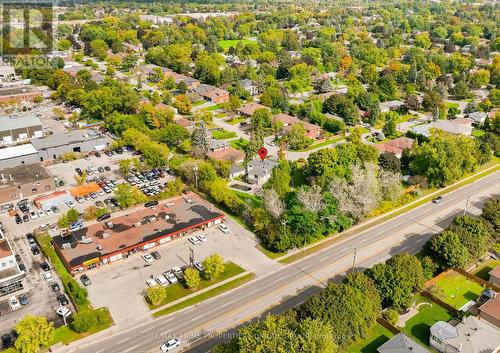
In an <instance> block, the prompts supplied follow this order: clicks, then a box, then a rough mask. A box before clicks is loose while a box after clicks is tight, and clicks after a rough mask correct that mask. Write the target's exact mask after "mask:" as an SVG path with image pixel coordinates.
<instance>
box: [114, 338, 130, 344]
mask: <svg viewBox="0 0 500 353" xmlns="http://www.w3.org/2000/svg"><path fill="white" fill-rule="evenodd" d="M129 339H130V337H127V338H124V339H122V340H121V341H118V342H116V344H120V343H123V342H125V341H128V340H129Z"/></svg>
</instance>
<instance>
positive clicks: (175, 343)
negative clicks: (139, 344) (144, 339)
mask: <svg viewBox="0 0 500 353" xmlns="http://www.w3.org/2000/svg"><path fill="white" fill-rule="evenodd" d="M180 345H181V340H180V339H178V338H177V337H175V338H172V339H171V340H168V341H167V342H165V343H163V344H162V346H161V347H160V349H161V351H162V352H170V351H172V350H174V349H175V348H177V347H179V346H180Z"/></svg>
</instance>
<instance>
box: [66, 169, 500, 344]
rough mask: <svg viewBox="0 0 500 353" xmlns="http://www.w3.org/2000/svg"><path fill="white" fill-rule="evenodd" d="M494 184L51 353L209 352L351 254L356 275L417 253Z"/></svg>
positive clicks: (347, 261) (495, 179) (335, 272)
mask: <svg viewBox="0 0 500 353" xmlns="http://www.w3.org/2000/svg"><path fill="white" fill-rule="evenodd" d="M499 181H500V172H496V173H493V174H491V175H489V176H487V177H485V178H482V179H480V180H478V181H476V182H474V183H472V184H469V185H467V186H465V187H462V188H460V189H458V190H456V191H453V192H451V193H449V194H447V195H446V196H445V197H444V200H443V201H442V202H441V203H439V204H433V203H430V202H429V203H427V204H425V205H422V206H420V207H418V208H415V209H413V210H411V211H409V212H407V213H405V214H402V215H400V216H398V217H395V218H393V219H391V220H389V221H387V222H385V223H382V224H380V225H377V226H374V227H372V228H370V229H368V230H366V231H364V232H362V233H359V234H357V235H354V236H352V237H350V238H347V239H345V240H342V241H339V242H338V243H336V244H334V245H332V246H331V247H329V248H327V249H324V250H322V251H320V252H317V253H315V254H313V255H311V256H309V257H306V258H304V259H302V260H299V261H297V262H295V263H293V264H290V265H283V266H282V267H279V268H278V269H277V270H274V271H273V272H270V273H269V274H268V275H266V276H261V277H259V278H257V279H256V280H254V281H251V282H249V283H247V284H245V285H244V286H241V287H239V288H236V289H234V290H232V291H230V292H228V293H225V294H223V295H220V296H218V297H215V298H213V299H210V300H208V301H206V302H203V303H200V304H198V305H196V306H193V307H190V308H187V309H185V310H182V311H178V312H176V313H173V314H171V315H168V316H165V317H162V318H159V319H156V320H153V321H150V320H149V321H147V322H144V323H141V322H136V323H133V324H132V325H130V327H128V328H125V329H121V328H120V329H118V328H115V329H113V328H111V329H109V330H108V331H106V332H102V333H100V334H97V335H95V336H92V337H89V338H87V339H84V340H82V341H78V342H75V343H74V344H72V345H71V346H68V347H63V348H59V349H57V350H56V352H82V353H83V352H84V353H87V352H88V353H118V352H121V353H127V352H132V353H143V352H158V351H159V347H160V346H161V344H162V343H163V342H164V341H166V340H167V339H168V338H169V337H171V336H176V337H180V338H181V340H182V343H183V344H182V347H181V348H183V349H189V351H191V352H208V351H209V350H210V347H211V346H212V345H213V344H214V342H215V341H216V340H215V339H214V338H219V339H220V337H221V336H220V335H218V334H215V333H216V332H225V331H226V330H227V329H229V328H231V327H234V326H235V325H238V324H241V323H243V322H247V321H249V320H251V319H253V318H256V317H259V316H261V315H262V313H264V312H266V311H268V310H270V309H271V308H272V309H271V310H272V311H273V312H279V311H281V310H285V309H287V308H289V307H291V306H293V305H296V304H298V303H300V302H302V301H304V300H305V299H307V298H308V297H309V296H310V295H311V294H313V293H315V292H317V291H318V290H319V288H321V287H322V286H324V285H325V283H327V282H328V281H329V280H335V279H338V278H341V276H342V275H344V274H345V272H346V271H348V270H350V269H351V268H352V265H353V260H354V252H356V268H358V269H359V268H365V267H369V266H371V265H373V264H375V263H378V262H381V261H384V260H386V259H388V258H390V257H391V256H393V255H396V254H398V253H401V252H410V253H416V252H418V251H419V250H420V249H421V248H422V246H423V244H424V243H425V242H426V241H427V240H428V239H429V238H430V237H431V235H432V234H433V233H435V232H439V231H440V230H442V229H443V228H444V227H446V226H447V225H448V224H449V222H450V221H451V220H452V219H453V217H454V216H456V215H457V214H458V213H462V212H463V211H464V208H465V206H466V204H467V205H468V206H467V212H470V213H474V214H478V213H480V205H481V204H482V202H484V200H485V199H486V198H488V197H490V196H492V195H494V194H499V193H500V187H499V185H500V183H499ZM467 199H469V202H468V203H467ZM117 290H118V289H117ZM181 350H182V349H181Z"/></svg>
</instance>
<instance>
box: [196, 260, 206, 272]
mask: <svg viewBox="0 0 500 353" xmlns="http://www.w3.org/2000/svg"><path fill="white" fill-rule="evenodd" d="M193 265H194V267H195V268H196V269H197V270H198V271H200V272H203V271H205V266H203V264H202V263H201V262H200V261H195V262H193Z"/></svg>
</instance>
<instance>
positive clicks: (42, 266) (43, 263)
mask: <svg viewBox="0 0 500 353" xmlns="http://www.w3.org/2000/svg"><path fill="white" fill-rule="evenodd" d="M40 267H41V268H42V270H44V271H50V266H49V264H48V263H46V262H45V261H44V262H42V263H41V264H40Z"/></svg>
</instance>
